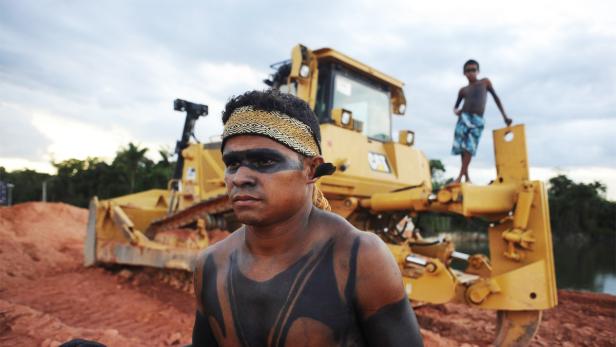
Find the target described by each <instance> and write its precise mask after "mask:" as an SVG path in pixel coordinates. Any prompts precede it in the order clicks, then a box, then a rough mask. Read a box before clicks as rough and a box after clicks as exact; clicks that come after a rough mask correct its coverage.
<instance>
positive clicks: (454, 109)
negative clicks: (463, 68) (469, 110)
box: [453, 88, 464, 116]
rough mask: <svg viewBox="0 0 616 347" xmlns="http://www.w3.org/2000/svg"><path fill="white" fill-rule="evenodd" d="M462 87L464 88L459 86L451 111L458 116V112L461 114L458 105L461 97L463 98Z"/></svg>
mask: <svg viewBox="0 0 616 347" xmlns="http://www.w3.org/2000/svg"><path fill="white" fill-rule="evenodd" d="M462 89H464V88H460V91H458V99H457V100H456V104H455V105H454V106H453V113H454V114H455V115H456V116H459V115H460V114H462V110H461V109H458V107H460V103H461V102H462V99H463V98H464V96H463V94H462Z"/></svg>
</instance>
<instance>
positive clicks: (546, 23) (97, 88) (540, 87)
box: [0, 0, 616, 200]
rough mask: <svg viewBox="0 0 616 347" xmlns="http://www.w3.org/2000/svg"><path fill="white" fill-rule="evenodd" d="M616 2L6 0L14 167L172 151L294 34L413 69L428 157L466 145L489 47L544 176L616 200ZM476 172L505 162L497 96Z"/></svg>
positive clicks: (283, 51) (483, 175)
mask: <svg viewBox="0 0 616 347" xmlns="http://www.w3.org/2000/svg"><path fill="white" fill-rule="evenodd" d="M614 13H616V2H614V1H596V0H585V1H583V2H580V1H579V0H575V1H568V0H564V1H563V0H561V1H536V0H534V1H520V0H518V1H509V2H507V3H506V4H504V3H503V2H502V1H493V0H488V1H466V2H465V1H421V2H420V1H409V0H400V1H346V2H343V1H312V2H305V1H286V2H269V1H258V2H257V1H77V0H71V1H68V0H67V1H45V0H41V1H10V0H0V166H4V167H5V168H7V169H9V170H13V169H20V168H24V167H28V168H32V169H36V170H39V171H48V172H52V167H51V165H50V161H52V160H56V161H59V160H64V159H67V158H85V157H87V156H98V157H103V158H112V157H113V156H114V154H115V152H116V151H117V150H118V148H119V147H121V146H125V145H126V144H127V143H128V142H129V141H133V142H136V143H138V144H140V145H142V146H147V147H149V148H151V149H152V151H151V152H152V153H154V152H156V149H158V148H160V147H161V146H166V147H167V148H169V149H172V148H173V145H174V143H175V141H176V140H177V138H178V137H179V135H180V132H181V128H182V124H183V120H184V119H183V114H181V113H178V112H174V111H173V108H172V103H173V100H174V99H175V98H183V99H187V100H191V101H195V102H199V103H204V104H208V105H209V106H210V116H208V117H207V118H206V119H204V120H201V121H200V123H199V124H198V125H197V131H196V132H197V137H199V138H200V139H201V140H205V141H206V140H207V139H208V138H211V137H213V136H215V135H217V134H219V133H220V132H221V129H222V126H221V123H220V111H221V109H222V106H223V105H224V103H225V101H226V100H227V98H228V97H229V96H231V95H234V94H238V93H241V92H243V91H246V90H248V89H254V88H259V89H262V88H263V87H264V85H263V84H262V82H261V81H262V80H263V79H264V78H266V77H267V76H268V74H269V73H270V72H271V71H270V69H269V65H270V64H271V63H274V62H278V61H281V60H284V59H287V58H288V57H289V55H290V50H291V48H292V47H293V46H294V45H295V44H297V43H302V44H305V45H306V46H308V47H309V48H313V49H316V48H320V47H332V48H335V49H337V50H340V51H342V52H343V53H346V54H347V55H350V56H352V57H354V58H356V59H358V60H360V61H362V62H365V63H367V64H369V65H371V66H373V67H375V68H377V69H379V70H381V71H383V72H385V73H387V74H390V75H392V76H395V77H397V78H399V79H401V80H402V81H404V82H405V85H406V87H405V92H406V97H407V102H408V108H407V115H406V116H404V117H396V119H395V121H394V130H397V129H401V128H405V129H413V130H415V132H416V134H417V136H416V138H417V140H416V144H417V146H418V147H420V148H421V149H422V150H423V151H424V152H425V153H426V155H427V156H428V157H430V158H437V159H441V160H443V161H444V163H445V164H446V166H447V173H446V174H447V175H448V176H454V175H455V174H456V173H457V170H458V169H459V158H457V157H453V156H451V155H450V154H449V153H450V148H451V140H452V132H453V127H454V125H455V121H456V118H455V117H454V115H453V114H452V111H451V109H452V106H453V103H454V101H455V97H456V93H457V91H458V89H459V88H460V87H461V86H462V85H464V84H465V83H466V80H465V78H464V76H463V75H462V67H461V65H462V63H463V62H464V61H465V60H466V59H468V58H471V57H472V58H475V59H477V60H479V62H480V63H481V74H482V75H483V76H487V77H489V78H490V79H491V80H492V82H493V84H494V86H495V89H496V91H497V93H498V94H499V96H500V98H501V100H502V102H503V104H504V106H505V109H506V110H507V112H508V114H509V116H510V117H512V118H513V119H514V122H516V123H524V124H526V127H527V129H526V131H527V137H528V140H527V141H528V151H529V160H530V163H531V166H532V170H531V176H532V177H533V178H536V179H548V178H549V177H552V176H553V175H555V174H556V173H565V174H567V175H569V176H570V177H572V178H574V179H575V180H578V181H584V182H590V181H593V180H599V181H602V182H603V183H605V184H607V185H608V197H609V198H610V199H612V200H616V149H615V148H616V146H614V145H613V142H614V141H613V140H610V138H612V137H614V135H615V134H616V132H615V129H616V63H615V62H616V19H615V18H616V17H614V15H613V14H614ZM486 119H487V124H486V126H487V128H486V130H487V131H486V132H485V133H484V136H483V138H482V140H481V145H480V149H479V152H478V154H477V157H476V158H474V160H473V163H472V164H471V177H473V178H474V180H475V181H476V182H479V183H487V182H488V181H489V180H490V179H492V178H493V177H494V176H495V170H494V169H493V166H494V164H493V154H492V140H491V134H490V130H491V129H494V128H497V127H501V126H502V124H503V123H502V118H501V117H500V114H499V113H498V110H497V108H496V107H495V105H494V103H493V101H492V100H491V99H489V100H488V107H487V110H486Z"/></svg>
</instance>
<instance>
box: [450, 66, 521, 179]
mask: <svg viewBox="0 0 616 347" xmlns="http://www.w3.org/2000/svg"><path fill="white" fill-rule="evenodd" d="M463 70H464V76H466V78H467V79H468V85H466V86H464V87H462V88H460V91H459V92H458V99H457V100H456V104H455V106H454V107H453V113H454V114H455V115H456V116H457V117H458V122H457V123H456V129H455V132H454V140H453V146H452V148H451V154H454V155H460V157H461V159H462V166H461V168H460V174H459V175H458V177H457V178H456V179H455V181H454V182H455V183H460V182H461V181H462V178H463V177H464V179H465V180H466V182H468V183H470V182H471V179H470V178H469V175H468V166H469V164H470V162H471V159H472V157H473V156H474V155H475V153H476V152H477V146H478V145H479V139H480V138H481V132H482V131H483V126H484V122H485V121H484V118H483V112H484V111H485V108H486V101H487V94H488V92H490V94H492V97H493V98H494V102H495V103H496V106H498V109H499V110H500V112H501V114H502V116H503V120H504V121H505V124H507V126H509V125H511V123H512V122H513V120H512V119H511V118H509V117H507V115H506V114H505V110H504V109H503V105H502V104H501V101H500V99H499V98H498V95H496V92H495V91H494V87H493V86H492V82H491V81H490V80H489V79H487V78H482V79H478V78H477V75H478V74H479V63H478V62H477V61H475V60H472V59H471V60H468V61H467V62H466V63H464V66H463ZM462 99H464V104H463V105H462V108H458V107H459V106H460V102H462Z"/></svg>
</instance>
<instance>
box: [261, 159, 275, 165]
mask: <svg viewBox="0 0 616 347" xmlns="http://www.w3.org/2000/svg"><path fill="white" fill-rule="evenodd" d="M274 164H276V162H275V161H274V160H272V159H262V160H257V165H258V166H272V165H274Z"/></svg>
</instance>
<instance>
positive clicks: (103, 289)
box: [0, 203, 616, 347]
mask: <svg viewBox="0 0 616 347" xmlns="http://www.w3.org/2000/svg"><path fill="white" fill-rule="evenodd" d="M86 220H87V211H86V210H85V209H80V208H76V207H73V206H70V205H65V204H49V203H47V204H45V203H26V204H20V205H17V206H14V207H11V208H0V345H1V346H44V347H48V346H49V347H51V346H54V347H55V346H58V345H59V344H60V342H63V341H67V340H69V339H71V338H75V337H81V338H86V339H93V340H97V341H100V342H102V343H105V344H107V345H109V346H180V345H185V344H188V343H190V337H191V330H192V322H193V315H194V310H195V307H194V299H193V296H192V294H191V293H190V290H189V288H190V285H189V284H188V283H187V282H188V281H190V275H189V274H187V273H178V272H175V273H174V272H170V271H160V270H155V269H148V268H125V267H117V268H108V269H102V268H84V267H83V265H82V262H83V255H82V250H83V241H84V238H85V231H86ZM416 313H417V317H418V319H419V322H420V325H421V327H422V331H421V332H422V335H423V337H424V341H425V345H426V346H428V347H430V346H489V345H490V343H491V341H492V339H493V336H494V329H495V320H496V315H495V314H494V312H489V311H484V310H479V309H476V308H471V307H468V306H465V305H459V304H446V305H426V306H422V307H419V308H417V309H416ZM531 345H532V346H616V297H615V296H612V295H606V294H596V293H584V292H570V291H559V306H558V307H556V308H555V309H552V310H549V311H546V312H544V320H543V322H542V324H541V327H540V329H539V334H538V336H537V337H535V339H534V340H533V342H532V344H531Z"/></svg>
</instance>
